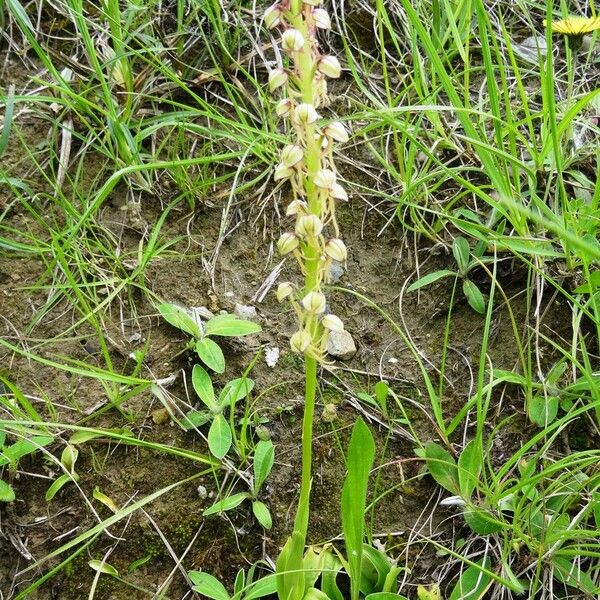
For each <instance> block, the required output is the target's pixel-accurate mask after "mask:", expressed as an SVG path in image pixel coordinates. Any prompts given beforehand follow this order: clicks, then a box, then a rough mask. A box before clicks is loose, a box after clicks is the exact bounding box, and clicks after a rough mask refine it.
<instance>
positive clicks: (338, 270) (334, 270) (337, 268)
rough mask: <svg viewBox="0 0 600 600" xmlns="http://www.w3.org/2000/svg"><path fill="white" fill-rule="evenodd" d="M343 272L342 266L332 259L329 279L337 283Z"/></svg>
mask: <svg viewBox="0 0 600 600" xmlns="http://www.w3.org/2000/svg"><path fill="white" fill-rule="evenodd" d="M343 274H344V266H343V265H342V263H341V262H338V261H337V260H332V261H331V265H330V266H329V280H330V281H331V283H337V282H338V281H339V280H340V279H341V278H342V275H343Z"/></svg>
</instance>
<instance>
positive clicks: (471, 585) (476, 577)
mask: <svg viewBox="0 0 600 600" xmlns="http://www.w3.org/2000/svg"><path fill="white" fill-rule="evenodd" d="M477 564H478V565H479V567H481V568H477V567H475V566H473V565H471V566H469V567H467V568H466V569H465V570H464V571H463V572H462V573H461V575H460V578H459V580H458V582H457V584H456V585H455V586H454V588H453V590H452V592H451V594H450V598H449V600H479V599H480V598H482V597H483V595H484V594H485V593H486V591H487V590H488V588H489V586H490V585H491V583H492V578H491V577H490V576H489V575H488V574H487V573H484V572H482V570H481V569H485V570H486V571H489V570H490V567H491V564H492V561H491V560H490V559H489V557H486V558H485V559H483V560H480V561H477Z"/></svg>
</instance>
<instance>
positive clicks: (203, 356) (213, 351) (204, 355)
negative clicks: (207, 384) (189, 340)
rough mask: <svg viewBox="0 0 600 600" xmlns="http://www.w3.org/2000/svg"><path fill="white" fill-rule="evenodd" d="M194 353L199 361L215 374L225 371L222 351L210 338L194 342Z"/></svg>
mask: <svg viewBox="0 0 600 600" xmlns="http://www.w3.org/2000/svg"><path fill="white" fill-rule="evenodd" d="M196 353H197V354H198V356H199V357H200V360H201V361H202V362H203V363H204V364H205V365H206V366H207V367H209V368H211V369H212V370H213V371H215V372H216V373H222V372H223V371H224V370H225V357H224V356H223V351H222V350H221V348H220V346H219V344H217V343H216V342H213V340H211V339H210V338H208V337H205V338H202V339H201V340H198V341H197V342H196Z"/></svg>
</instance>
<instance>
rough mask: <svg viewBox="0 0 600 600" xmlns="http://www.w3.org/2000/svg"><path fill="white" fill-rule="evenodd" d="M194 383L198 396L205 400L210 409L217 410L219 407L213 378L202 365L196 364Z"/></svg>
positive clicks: (193, 373) (193, 372)
mask: <svg viewBox="0 0 600 600" xmlns="http://www.w3.org/2000/svg"><path fill="white" fill-rule="evenodd" d="M192 385H193V386H194V391H195V392H196V394H198V398H200V400H202V402H204V404H205V405H206V406H207V407H208V409H209V410H210V411H212V412H216V411H217V410H218V407H217V403H216V401H215V391H214V388H213V384H212V379H211V378H210V375H209V374H208V373H207V372H206V371H205V370H204V368H203V367H201V366H200V365H194V368H193V369H192Z"/></svg>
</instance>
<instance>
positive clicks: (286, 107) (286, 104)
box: [275, 98, 294, 117]
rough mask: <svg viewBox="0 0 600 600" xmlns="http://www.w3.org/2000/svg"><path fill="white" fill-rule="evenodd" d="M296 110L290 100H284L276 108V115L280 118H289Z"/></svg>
mask: <svg viewBox="0 0 600 600" xmlns="http://www.w3.org/2000/svg"><path fill="white" fill-rule="evenodd" d="M292 108H294V103H293V102H292V100H290V99H289V98H283V99H282V100H280V101H279V102H278V103H277V105H276V106H275V113H276V114H277V116H278V117H287V116H288V115H289V114H290V113H291V112H292Z"/></svg>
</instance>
